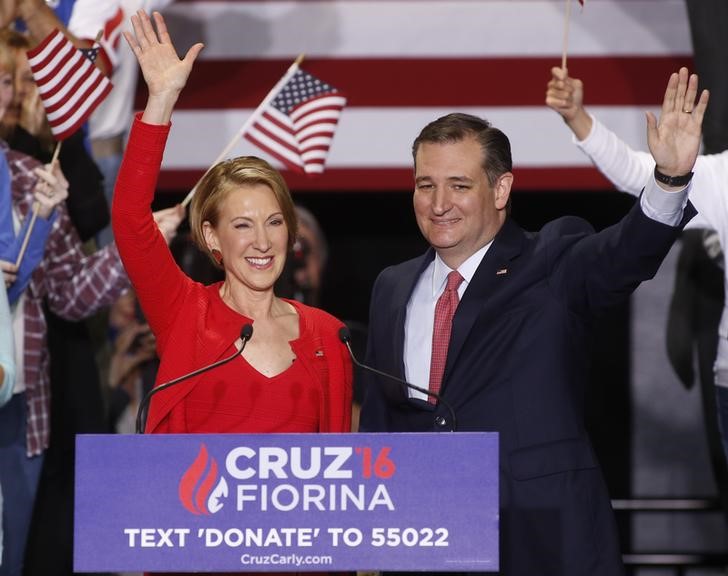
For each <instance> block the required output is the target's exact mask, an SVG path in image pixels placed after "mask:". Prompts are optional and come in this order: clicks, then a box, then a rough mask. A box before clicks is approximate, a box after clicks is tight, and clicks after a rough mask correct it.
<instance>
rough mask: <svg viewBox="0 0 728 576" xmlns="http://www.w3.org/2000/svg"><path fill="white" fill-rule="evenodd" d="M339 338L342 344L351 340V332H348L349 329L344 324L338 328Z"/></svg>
mask: <svg viewBox="0 0 728 576" xmlns="http://www.w3.org/2000/svg"><path fill="white" fill-rule="evenodd" d="M339 340H341V341H342V342H343V343H344V344H348V343H349V342H351V332H349V329H348V328H347V327H346V326H342V327H341V328H339Z"/></svg>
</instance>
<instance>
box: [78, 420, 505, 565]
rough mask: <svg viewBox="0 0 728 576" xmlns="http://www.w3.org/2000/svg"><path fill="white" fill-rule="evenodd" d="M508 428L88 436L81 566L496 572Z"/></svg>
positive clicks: (82, 450)
mask: <svg viewBox="0 0 728 576" xmlns="http://www.w3.org/2000/svg"><path fill="white" fill-rule="evenodd" d="M498 514H499V512H498V435H497V434H496V433H485V432H472V433H471V432H467V433H432V434H429V433H428V434H414V433H412V434H410V433H407V434H210V435H207V434H153V435H81V436H78V437H77V440H76V486H75V526H74V570H75V571H76V572H127V571H149V572H198V571H205V572H266V571H271V572H286V571H298V572H301V571H316V572H331V571H350V570H351V571H353V570H407V571H424V570H427V571H451V572H453V571H458V572H460V571H464V572H472V571H478V572H488V571H497V570H498V566H499V563H498Z"/></svg>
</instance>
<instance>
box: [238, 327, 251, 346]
mask: <svg viewBox="0 0 728 576" xmlns="http://www.w3.org/2000/svg"><path fill="white" fill-rule="evenodd" d="M252 336H253V325H252V324H244V325H243V329H242V330H241V331H240V338H242V339H243V341H244V342H247V341H248V340H250V339H251V338H252Z"/></svg>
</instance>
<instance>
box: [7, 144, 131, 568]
mask: <svg viewBox="0 0 728 576" xmlns="http://www.w3.org/2000/svg"><path fill="white" fill-rule="evenodd" d="M0 149H2V150H4V151H5V153H6V154H7V159H8V164H9V166H10V173H11V190H12V199H13V208H14V211H15V213H16V215H17V218H18V220H23V219H24V218H26V217H27V216H28V215H29V214H30V212H31V209H32V203H33V199H34V198H33V190H34V188H35V184H36V178H37V177H36V175H35V173H34V169H35V168H36V167H38V166H40V165H41V164H40V163H39V162H38V161H36V160H34V159H32V158H30V157H29V156H25V155H24V154H21V153H19V152H14V151H12V150H9V149H8V148H7V144H5V142H2V141H0ZM56 211H57V217H56V220H55V222H54V224H53V227H52V229H51V232H50V234H49V236H48V240H47V242H46V249H45V253H44V255H43V259H42V260H41V262H40V264H39V266H38V267H37V268H36V269H35V271H34V272H33V275H32V277H31V280H30V283H29V285H28V287H27V289H26V290H25V292H24V293H23V295H22V296H21V298H20V300H19V302H18V304H17V306H16V308H15V309H14V311H13V312H14V314H13V331H14V335H15V343H16V358H15V363H16V382H15V389H14V394H13V397H12V398H11V400H10V402H8V404H7V405H6V406H4V407H3V408H2V409H0V484H2V486H3V494H4V501H5V506H4V509H3V524H4V525H5V527H6V530H5V531H4V535H3V536H4V540H5V542H4V546H3V549H4V555H3V559H2V564H1V565H0V574H3V575H4V574H13V575H14V574H16V573H17V574H19V573H20V572H19V571H20V570H21V568H22V560H23V552H24V548H25V538H26V535H27V529H28V526H29V523H30V518H31V515H32V510H33V502H34V499H35V492H36V488H37V483H38V479H39V474H40V470H41V464H42V461H43V457H42V456H43V452H44V450H45V449H46V448H47V447H48V440H49V426H50V422H49V410H50V395H49V389H50V382H49V372H48V368H49V361H48V351H47V347H46V323H45V316H44V315H43V310H42V303H43V301H44V300H45V301H47V303H48V306H49V307H50V309H51V310H53V312H55V313H56V314H58V315H59V316H61V317H63V318H66V319H69V320H80V319H82V318H85V317H88V316H90V315H91V314H93V313H95V312H96V311H97V310H99V309H100V308H102V307H105V306H108V305H110V304H111V303H112V302H113V301H114V300H115V299H116V298H117V297H119V296H120V295H121V293H122V292H123V291H124V290H125V289H126V288H127V287H128V285H129V284H128V280H127V277H126V273H125V272H124V269H123V267H122V264H121V261H120V260H119V255H118V253H117V251H116V247H115V246H114V245H109V246H107V247H106V248H104V249H103V250H99V251H98V252H96V253H94V254H92V255H89V256H87V255H85V254H84V252H83V251H82V248H81V241H80V240H79V237H78V234H77V232H76V230H75V228H74V227H73V226H72V224H71V222H70V220H69V217H68V213H67V212H66V209H65V207H64V206H63V205H59V206H58V207H57V208H56ZM10 526H12V530H9V529H8V528H9V527H10Z"/></svg>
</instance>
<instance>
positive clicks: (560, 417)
mask: <svg viewBox="0 0 728 576" xmlns="http://www.w3.org/2000/svg"><path fill="white" fill-rule="evenodd" d="M696 95H697V77H696V76H694V75H693V76H692V77H688V72H687V70H686V69H681V70H680V72H679V74H677V73H676V74H673V75H672V76H671V78H670V81H669V83H668V86H667V89H666V92H665V98H664V102H663V106H662V112H661V115H660V119H659V121H658V120H657V119H656V118H655V117H654V116H652V115H651V114H648V122H647V123H648V140H649V146H650V150H651V152H652V155H653V157H654V159H655V161H656V162H657V170H656V173H655V177H654V178H650V179H649V181H648V182H646V183H645V190H644V192H643V194H642V196H641V198H640V200H639V202H637V203H636V204H635V206H634V208H633V209H632V210H631V211H630V212H629V213H628V214H627V215H626V216H625V217H624V218H623V219H622V220H621V221H620V222H619V223H617V224H616V225H614V226H612V227H610V228H607V229H605V230H603V231H602V232H600V233H598V234H597V233H594V231H593V229H592V228H591V227H590V225H589V224H588V223H587V222H585V221H583V220H581V219H578V218H574V217H565V218H560V219H558V220H555V221H553V222H550V223H549V224H547V225H546V226H544V228H543V229H542V230H541V231H540V232H538V233H529V232H525V231H524V230H523V229H521V228H520V227H519V226H518V225H517V224H516V223H515V222H513V221H512V220H511V219H510V218H509V217H508V206H509V199H510V191H511V186H512V184H513V179H514V178H513V174H512V173H511V155H510V145H509V142H508V138H507V137H506V136H505V134H503V133H502V132H501V131H500V130H498V129H496V128H494V127H493V126H491V125H490V124H489V123H488V122H486V121H484V120H481V119H479V118H476V117H473V116H469V115H466V114H450V115H448V116H444V117H442V118H440V119H438V120H436V121H434V122H432V123H431V124H429V125H428V126H426V127H425V128H424V129H423V130H422V132H421V133H420V135H419V136H418V137H417V139H416V140H415V142H414V145H413V156H414V161H415V191H414V210H415V216H416V218H417V223H418V225H419V227H420V230H421V232H422V234H423V235H424V237H425V238H426V239H427V241H428V242H429V243H430V245H431V248H430V249H429V250H428V251H427V252H426V253H425V254H424V255H422V256H421V257H419V258H415V259H414V260H410V261H408V262H404V263H402V264H399V265H397V266H393V267H390V268H387V269H386V270H384V271H383V272H382V273H381V274H380V276H379V278H378V279H377V281H376V284H375V286H374V289H373V292H372V298H371V305H370V324H369V341H368V350H367V363H368V364H370V365H372V366H374V367H376V368H378V369H379V370H381V371H384V372H388V373H390V374H393V375H396V376H399V377H401V378H404V379H406V380H407V381H408V382H411V383H412V384H414V385H418V386H420V387H424V388H428V383H429V389H430V390H432V391H434V392H436V393H438V394H439V395H441V396H442V397H443V398H444V400H445V402H434V401H433V396H432V395H430V396H428V395H425V394H420V395H418V393H417V392H413V391H412V390H411V389H406V388H405V387H403V386H397V385H396V384H393V383H392V381H390V380H386V379H383V378H376V377H372V378H370V379H369V380H368V382H367V395H366V398H365V401H364V405H363V408H362V414H361V425H360V430H361V431H366V432H380V431H391V432H414V431H422V432H431V431H439V430H450V429H451V428H452V427H453V422H452V421H451V420H452V418H451V414H450V411H449V408H448V406H449V407H452V409H453V411H454V413H455V415H456V417H457V430H459V431H474V430H483V431H497V432H499V435H500V436H499V437H500V507H501V515H500V538H501V543H500V565H501V573H502V574H506V575H509V576H547V575H548V576H587V575H589V576H613V575H618V574H622V573H623V570H624V569H623V566H622V561H621V555H620V551H619V545H618V538H617V534H616V527H615V522H614V517H613V512H612V510H611V506H610V499H609V495H608V493H607V489H606V487H605V484H604V481H603V479H602V474H601V471H600V469H599V465H598V463H597V461H596V459H595V456H594V452H593V450H592V447H591V444H590V442H589V439H588V437H587V433H586V431H585V428H584V418H583V408H584V407H583V404H584V387H585V385H586V384H587V379H588V376H587V374H588V372H587V368H588V364H589V348H590V329H591V326H592V321H593V318H594V317H595V316H596V315H597V314H599V313H602V312H604V311H605V310H606V309H608V308H609V307H610V306H612V305H614V304H616V303H618V302H621V301H623V300H624V299H626V298H627V297H628V296H629V294H630V293H631V292H632V291H633V290H634V289H635V288H636V287H637V286H638V284H639V283H640V282H642V281H643V280H647V279H649V278H651V277H653V275H654V274H655V272H656V271H657V269H658V268H659V266H660V263H661V262H662V260H663V258H664V256H665V255H666V254H667V252H668V250H669V249H670V246H671V245H672V243H673V241H674V240H675V238H676V237H677V236H678V234H679V232H680V229H681V227H682V226H683V225H684V224H685V223H686V222H687V220H689V219H690V218H691V217H692V216H693V215H694V213H695V211H694V209H693V208H692V205H690V204H689V203H687V194H688V190H689V182H690V176H691V175H692V172H691V170H692V167H693V164H694V162H695V158H696V156H697V153H698V148H699V144H700V134H701V123H702V118H703V114H704V112H705V107H706V105H707V100H708V95H707V93H705V92H704V93H703V94H702V95H701V97H700V100H699V101H698V102H697V103H696V104H694V102H695V98H696ZM658 180H659V181H660V182H659V183H658ZM451 315H452V316H451ZM615 421H616V420H615ZM467 457H477V456H475V455H468V456H467ZM422 498H423V505H426V502H427V499H426V498H427V495H426V494H423V495H422Z"/></svg>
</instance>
